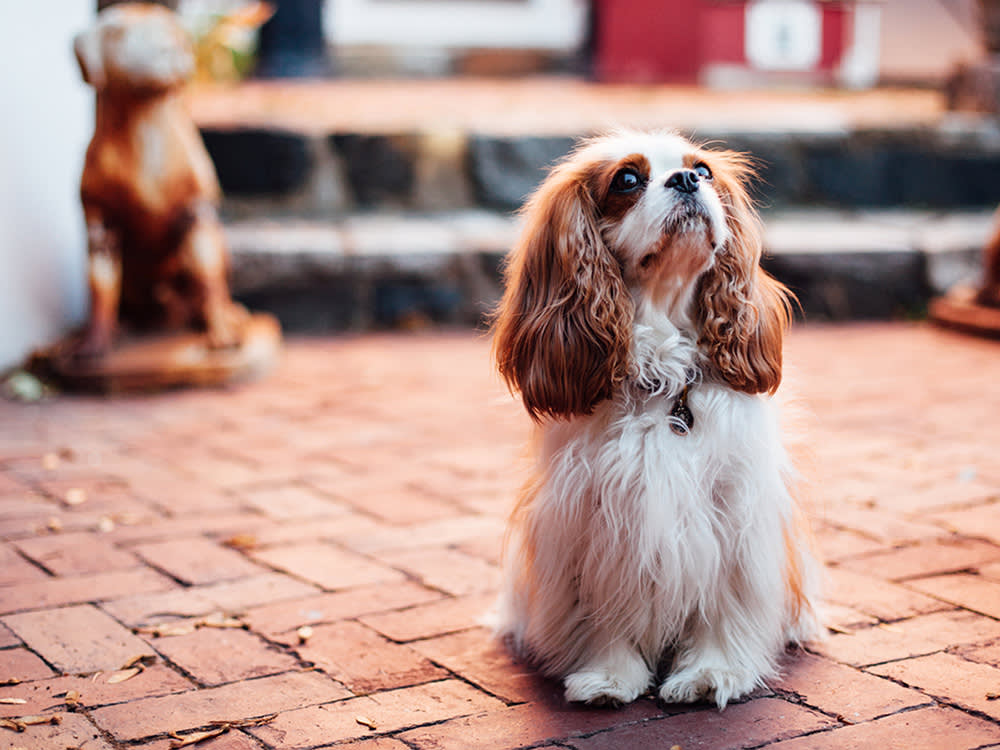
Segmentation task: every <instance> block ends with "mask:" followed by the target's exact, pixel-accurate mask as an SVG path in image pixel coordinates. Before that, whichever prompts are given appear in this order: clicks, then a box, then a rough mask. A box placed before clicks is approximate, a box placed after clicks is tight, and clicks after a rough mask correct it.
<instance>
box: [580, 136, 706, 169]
mask: <svg viewBox="0 0 1000 750" xmlns="http://www.w3.org/2000/svg"><path fill="white" fill-rule="evenodd" d="M697 150H698V149H697V148H696V147H695V146H694V145H692V144H691V143H689V142H688V141H686V140H685V139H684V138H682V137H681V136H679V135H677V134H676V133H669V132H663V133H639V132H633V131H619V132H616V133H613V134H612V135H610V136H608V137H606V138H601V139H600V140H597V141H592V142H591V143H589V144H587V145H586V146H584V148H583V149H582V151H581V152H580V153H581V155H583V156H584V157H585V158H586V159H588V160H590V159H594V160H598V161H609V162H616V161H621V160H622V159H625V158H627V157H629V156H631V155H633V154H642V155H643V156H645V157H646V159H647V160H648V161H649V165H650V170H651V172H652V176H654V177H655V176H657V175H659V174H667V173H672V172H674V171H676V170H678V169H681V168H683V167H684V157H686V156H689V155H690V154H693V153H695V152H696V151H697Z"/></svg>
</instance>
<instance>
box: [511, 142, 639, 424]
mask: <svg viewBox="0 0 1000 750" xmlns="http://www.w3.org/2000/svg"><path fill="white" fill-rule="evenodd" d="M591 178H592V175H591V174H590V172H589V169H588V168H587V167H586V165H578V164H575V163H574V162H573V161H572V160H570V161H567V162H565V163H563V164H561V165H559V166H558V167H556V168H555V169H554V170H553V172H552V173H551V174H550V175H549V177H548V178H547V179H546V180H545V182H544V183H543V184H542V185H541V187H540V188H539V189H538V191H537V192H536V193H535V194H534V196H533V197H532V198H531V200H530V201H529V202H528V204H527V206H526V208H525V211H524V219H525V228H524V232H523V234H522V236H521V240H520V241H519V242H518V244H517V245H516V246H515V248H514V249H513V251H512V252H511V254H510V256H509V257H508V259H507V266H506V269H505V271H506V273H505V280H506V291H505V293H504V297H503V299H502V300H501V302H500V306H499V308H498V310H497V312H496V315H495V316H494V320H493V332H494V338H493V351H494V355H495V357H496V362H497V366H498V368H499V369H500V373H501V374H502V375H503V377H504V379H505V380H506V381H507V383H508V385H510V386H511V387H512V388H516V389H517V390H519V391H520V393H521V399H522V401H523V402H524V406H525V408H526V409H527V410H528V414H529V415H531V417H532V419H534V420H536V421H537V420H541V419H542V418H543V417H556V418H565V417H570V416H573V415H583V414H590V413H591V412H593V410H594V407H595V406H597V404H598V403H600V402H601V401H603V400H605V399H607V398H610V397H611V395H612V393H613V391H614V389H615V387H616V386H617V385H618V384H619V383H620V382H621V381H622V380H623V379H624V377H625V376H626V374H627V367H628V358H629V352H630V348H631V328H632V316H633V311H632V301H631V297H630V296H629V293H628V290H627V289H626V287H625V283H624V281H623V280H622V275H621V270H620V268H619V265H618V261H617V260H616V259H615V258H614V256H613V255H612V254H611V251H610V250H608V248H607V247H606V246H605V244H604V241H603V239H602V238H601V232H600V228H599V227H598V222H597V216H596V207H595V205H594V199H593V196H592V195H591V193H590V188H589V183H590V180H591Z"/></svg>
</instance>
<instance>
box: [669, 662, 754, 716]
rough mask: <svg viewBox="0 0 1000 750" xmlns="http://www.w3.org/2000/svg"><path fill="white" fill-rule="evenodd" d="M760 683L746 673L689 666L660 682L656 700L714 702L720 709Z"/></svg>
mask: <svg viewBox="0 0 1000 750" xmlns="http://www.w3.org/2000/svg"><path fill="white" fill-rule="evenodd" d="M760 684H761V680H760V678H759V677H758V676H757V675H755V674H753V673H751V672H749V671H747V670H743V669H724V668H717V667H699V666H692V667H687V668H686V669H682V670H680V671H679V672H676V673H675V674H672V675H670V677H668V678H667V679H666V680H664V682H663V684H662V685H660V698H662V699H663V700H664V701H665V702H666V703H694V702H695V701H699V700H702V699H705V700H714V701H715V703H716V704H717V705H718V706H719V708H720V709H721V708H725V707H726V704H727V703H729V701H731V700H735V699H737V698H742V697H743V696H744V695H746V694H747V693H749V692H751V691H752V690H754V689H755V688H756V687H758V685H760Z"/></svg>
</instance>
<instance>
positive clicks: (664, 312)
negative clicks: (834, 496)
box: [494, 132, 821, 708]
mask: <svg viewBox="0 0 1000 750" xmlns="http://www.w3.org/2000/svg"><path fill="white" fill-rule="evenodd" d="M749 175H750V168H749V165H748V162H747V160H746V159H745V158H744V157H742V156H741V155H739V154H736V153H733V152H728V151H713V150H706V149H704V148H701V147H699V146H696V145H693V144H692V143H690V142H688V141H687V140H685V139H683V138H681V137H680V136H678V135H674V134H670V133H639V132H618V133H615V134H612V135H609V136H605V137H600V138H596V139H594V140H591V141H587V142H585V143H584V144H583V145H582V146H581V147H580V148H579V149H578V150H576V151H575V152H574V153H573V154H572V155H571V156H570V157H568V158H567V159H566V160H565V161H564V162H562V163H561V164H559V165H557V166H556V167H555V168H554V169H553V170H552V172H551V173H550V174H549V176H548V178H547V179H546V180H545V181H544V182H543V184H542V185H541V187H540V188H539V189H538V190H537V192H536V193H535V194H534V196H533V197H532V198H531V199H530V201H529V202H528V204H527V206H526V208H525V212H524V213H525V228H524V232H523V235H522V237H521V239H520V241H519V243H518V245H517V246H516V247H515V248H514V250H513V251H512V253H511V255H510V257H509V258H508V261H507V266H506V269H505V276H506V291H505V293H504V297H503V299H502V301H501V303H500V305H499V308H498V310H497V313H496V316H495V319H494V353H495V357H496V360H497V364H498V367H499V370H500V372H501V374H502V375H503V377H504V378H505V380H506V381H507V383H508V384H509V385H510V386H511V387H512V388H513V389H515V390H516V391H519V392H520V395H521V398H522V400H523V402H524V406H525V408H526V409H527V411H528V414H529V415H530V416H531V417H532V419H533V420H534V421H535V422H536V423H537V424H538V426H539V428H540V429H539V434H538V441H537V465H536V467H535V470H534V473H533V475H532V478H531V479H530V481H529V482H528V483H527V484H526V485H525V487H524V489H523V491H522V493H521V497H520V499H519V502H518V504H517V506H516V509H515V510H514V512H513V514H512V516H511V520H510V523H509V526H508V535H507V543H506V549H505V562H504V566H505V583H504V590H503V594H502V596H501V602H500V613H499V617H500V623H499V633H500V634H501V635H502V636H503V637H505V638H507V639H509V642H511V644H512V645H513V647H514V648H515V649H516V650H517V652H518V653H519V654H521V655H522V656H524V657H525V658H527V659H528V660H530V661H532V662H533V663H535V664H537V665H538V666H539V667H540V668H541V669H542V671H544V672H545V673H546V674H547V675H549V676H553V677H558V678H561V679H562V680H563V681H564V684H565V689H566V698H567V699H568V700H570V701H582V702H586V703H595V704H611V705H620V704H624V703H628V702H630V701H632V700H634V699H635V698H636V697H638V696H639V695H641V694H643V693H645V692H646V691H647V690H648V689H649V688H650V687H651V686H653V684H654V682H653V681H654V679H657V680H659V683H658V684H659V688H658V692H659V696H660V697H661V698H662V699H663V700H664V701H667V702H692V701H697V700H700V699H703V698H707V699H713V700H714V701H715V702H716V703H717V704H718V706H719V707H720V708H724V707H725V705H726V704H727V703H728V702H729V701H731V700H734V699H737V698H740V697H741V696H744V695H746V694H747V693H749V692H750V691H752V690H754V689H755V688H757V687H758V686H761V685H762V684H763V683H764V681H765V680H766V679H767V678H769V677H772V676H774V675H775V674H776V671H777V661H778V658H779V656H780V654H781V653H782V651H783V648H784V647H785V645H786V644H789V643H792V644H797V643H801V642H803V641H805V640H808V639H811V638H815V637H819V636H820V633H821V630H820V627H819V624H818V619H817V610H816V607H817V589H818V577H819V566H818V564H817V563H816V562H815V560H814V558H813V557H812V554H811V552H810V544H809V536H808V533H807V532H806V530H805V527H804V525H803V523H802V521H801V518H800V514H799V512H798V511H797V509H796V503H795V501H794V499H793V496H792V492H791V486H790V485H791V482H792V479H793V476H794V473H793V469H792V466H791V462H790V460H789V457H788V455H787V453H786V450H785V448H784V446H783V443H782V438H781V434H780V429H779V422H778V415H777V408H776V405H775V403H774V401H773V400H772V399H771V396H772V395H773V394H774V393H775V391H776V390H777V388H778V385H779V382H780V381H781V364H782V361H781V360H782V354H781V344H782V336H783V334H784V332H785V330H786V329H787V327H788V325H789V321H790V318H791V310H790V308H791V301H792V295H791V293H790V292H789V291H788V290H787V289H786V288H785V287H784V286H782V285H781V284H780V283H778V282H777V281H775V280H774V279H773V278H771V277H770V276H768V275H767V274H766V273H765V272H764V271H763V270H762V269H761V268H760V266H759V261H760V257H761V228H760V223H759V220H758V218H757V215H756V213H755V211H754V209H753V207H752V204H751V200H750V198H749V197H748V195H747V192H746V187H745V183H746V179H747V177H748V176H749Z"/></svg>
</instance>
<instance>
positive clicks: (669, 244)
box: [639, 199, 717, 271]
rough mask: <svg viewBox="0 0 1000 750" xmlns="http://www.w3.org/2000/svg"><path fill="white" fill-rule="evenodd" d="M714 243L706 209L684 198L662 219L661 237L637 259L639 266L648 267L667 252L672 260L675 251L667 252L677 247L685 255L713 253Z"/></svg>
mask: <svg viewBox="0 0 1000 750" xmlns="http://www.w3.org/2000/svg"><path fill="white" fill-rule="evenodd" d="M716 245H717V243H716V237H715V226H714V223H713V221H712V217H711V214H710V213H709V211H708V209H707V208H706V207H705V206H704V204H702V202H701V201H699V200H697V199H694V200H684V201H682V202H680V203H678V205H677V206H676V207H675V208H674V209H673V210H672V211H671V212H670V214H669V215H668V216H667V217H666V219H665V220H664V222H663V234H662V240H661V241H660V242H659V244H658V245H657V246H656V247H655V248H653V249H652V250H651V251H650V252H648V253H646V254H645V255H643V256H642V257H641V258H640V259H639V268H641V269H642V270H643V271H646V270H649V269H650V268H651V267H653V266H655V265H656V264H657V263H658V262H659V261H660V260H661V259H663V258H664V257H665V256H668V255H669V256H671V257H673V258H674V259H675V260H676V259H677V255H676V253H674V252H669V251H671V250H674V251H676V250H679V249H681V248H687V251H686V252H684V254H685V255H697V256H704V255H705V254H708V255H714V253H715V250H716Z"/></svg>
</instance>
